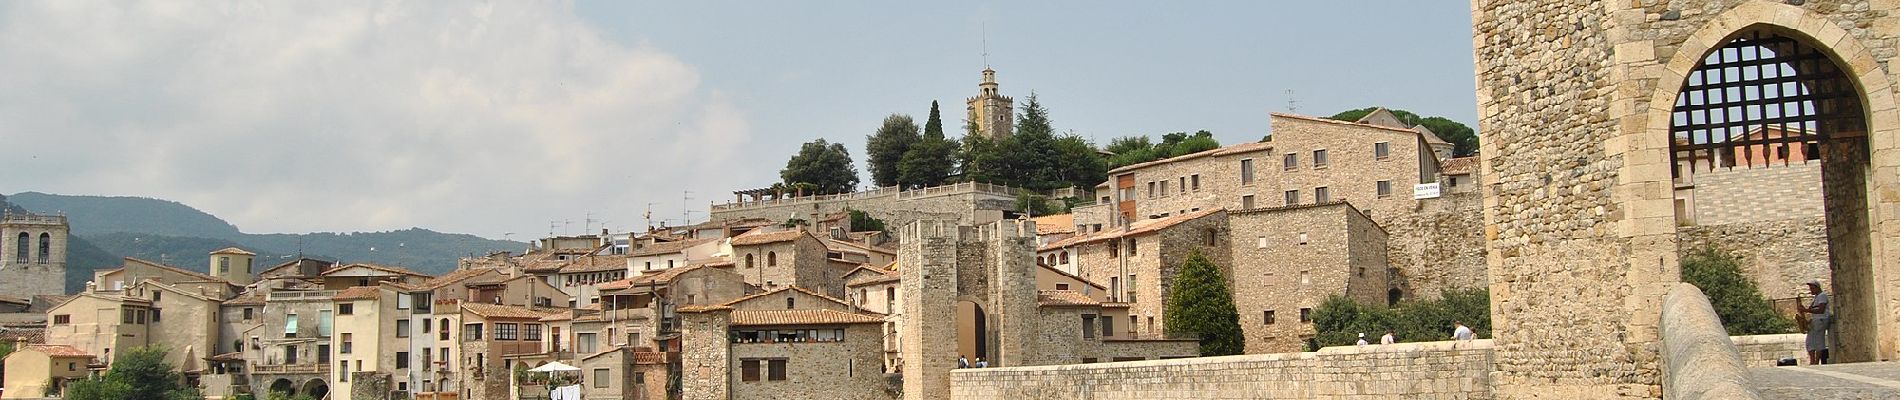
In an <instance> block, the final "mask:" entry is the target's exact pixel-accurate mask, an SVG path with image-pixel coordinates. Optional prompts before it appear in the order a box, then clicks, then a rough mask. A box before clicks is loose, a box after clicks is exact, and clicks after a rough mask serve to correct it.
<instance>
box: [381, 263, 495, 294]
mask: <svg viewBox="0 0 1900 400" xmlns="http://www.w3.org/2000/svg"><path fill="white" fill-rule="evenodd" d="M491 271H495V272H499V271H498V270H495V269H488V268H470V269H462V270H455V271H453V272H449V273H446V274H442V276H438V277H435V278H433V279H429V280H426V281H422V283H418V284H414V285H404V284H397V286H398V287H401V288H403V289H404V290H410V291H422V290H436V289H440V288H442V287H443V286H448V285H453V284H455V283H457V282H461V281H464V280H468V279H469V278H474V277H477V276H481V275H482V274H485V273H488V272H491Z"/></svg>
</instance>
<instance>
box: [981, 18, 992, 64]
mask: <svg viewBox="0 0 1900 400" xmlns="http://www.w3.org/2000/svg"><path fill="white" fill-rule="evenodd" d="M989 68H990V23H989V21H983V69H989Z"/></svg>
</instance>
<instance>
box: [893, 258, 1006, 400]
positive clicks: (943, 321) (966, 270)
mask: <svg viewBox="0 0 1900 400" xmlns="http://www.w3.org/2000/svg"><path fill="white" fill-rule="evenodd" d="M899 235H900V238H899V240H898V243H899V248H898V253H897V254H898V261H897V262H898V265H899V266H900V267H899V269H900V270H901V271H899V274H900V275H901V278H900V282H901V283H900V284H899V286H900V287H901V288H900V289H899V290H901V291H903V293H904V294H903V296H902V298H903V299H904V303H903V305H902V306H901V307H903V310H904V319H903V320H902V321H901V322H899V326H898V335H899V338H898V340H900V341H902V343H903V344H902V345H901V347H902V348H903V352H902V354H901V355H902V358H903V360H904V398H906V399H913V400H916V399H946V398H949V396H950V372H951V370H953V369H955V368H956V365H957V356H958V355H959V354H957V353H958V345H957V343H958V339H959V338H958V337H957V335H958V333H957V332H958V331H959V330H961V329H952V328H957V324H958V322H957V321H958V316H957V313H959V311H958V303H963V302H969V303H974V304H975V305H976V306H977V309H978V310H979V311H978V312H980V313H984V314H985V316H986V319H987V320H988V321H991V322H990V323H988V324H986V326H985V327H984V328H983V329H978V332H977V333H976V335H977V336H979V337H980V338H979V340H984V341H986V342H989V343H992V344H991V345H989V346H986V348H987V349H986V350H984V351H983V352H980V353H978V354H966V355H965V356H969V357H970V359H971V360H975V359H976V358H977V357H981V358H983V359H985V360H991V364H990V365H991V366H996V367H1015V366H1026V365H1034V364H1033V363H1034V362H1035V361H1034V359H1033V358H1034V355H1035V352H1036V345H1035V343H1036V342H1035V338H1036V334H1037V332H1038V331H1039V330H1040V329H1039V327H1040V325H1039V324H1040V318H1041V315H1040V314H1039V313H1038V310H1037V308H1036V307H1037V297H1036V294H1037V291H1036V275H1035V274H1036V270H1035V268H1036V253H1035V243H1036V242H1035V241H1036V224H1035V222H1030V221H1025V220H1005V221H998V222H994V223H990V224H987V225H981V226H967V225H964V226H959V225H957V223H956V222H955V221H937V220H921V221H917V222H913V223H911V224H910V225H906V226H905V227H904V228H903V229H902V230H901V231H899Z"/></svg>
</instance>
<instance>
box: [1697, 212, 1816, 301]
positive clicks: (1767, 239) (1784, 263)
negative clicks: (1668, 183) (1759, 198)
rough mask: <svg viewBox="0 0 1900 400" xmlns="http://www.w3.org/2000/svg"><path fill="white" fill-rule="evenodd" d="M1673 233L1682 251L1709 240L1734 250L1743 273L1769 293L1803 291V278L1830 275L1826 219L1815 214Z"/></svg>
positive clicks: (1800, 293)
mask: <svg viewBox="0 0 1900 400" xmlns="http://www.w3.org/2000/svg"><path fill="white" fill-rule="evenodd" d="M1676 237H1677V238H1678V239H1677V240H1678V241H1679V242H1680V243H1681V248H1682V254H1689V252H1691V251H1695V250H1696V249H1699V248H1702V247H1704V246H1713V247H1715V248H1717V249H1721V250H1724V251H1727V252H1729V254H1734V255H1736V256H1738V257H1739V258H1740V259H1741V264H1742V272H1743V274H1745V275H1747V276H1748V277H1749V278H1750V279H1752V280H1754V281H1755V285H1756V286H1757V287H1759V288H1761V293H1762V295H1763V296H1766V297H1768V298H1769V299H1784V298H1791V297H1797V296H1807V295H1808V287H1807V282H1808V280H1810V279H1820V280H1822V281H1823V282H1825V281H1827V280H1828V279H1829V276H1828V273H1829V270H1828V259H1827V223H1826V222H1824V221H1822V220H1821V217H1819V216H1814V217H1809V218H1799V219H1784V220H1778V221H1759V222H1748V223H1737V224H1728V225H1696V226H1685V227H1681V228H1678V229H1677V230H1676Z"/></svg>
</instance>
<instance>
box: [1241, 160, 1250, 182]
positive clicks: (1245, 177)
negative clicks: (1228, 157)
mask: <svg viewBox="0 0 1900 400" xmlns="http://www.w3.org/2000/svg"><path fill="white" fill-rule="evenodd" d="M1240 184H1242V185H1252V184H1253V159H1251V158H1249V159H1245V160H1240Z"/></svg>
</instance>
